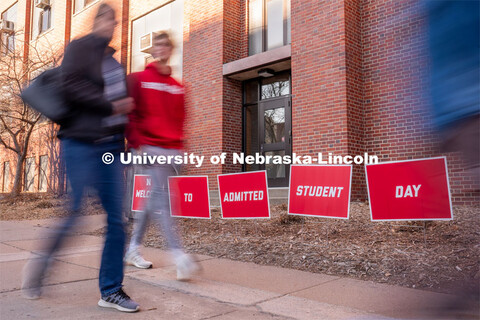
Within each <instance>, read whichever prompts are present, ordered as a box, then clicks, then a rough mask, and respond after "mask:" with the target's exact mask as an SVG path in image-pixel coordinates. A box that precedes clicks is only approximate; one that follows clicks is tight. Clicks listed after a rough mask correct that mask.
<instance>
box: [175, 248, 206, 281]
mask: <svg viewBox="0 0 480 320" xmlns="http://www.w3.org/2000/svg"><path fill="white" fill-rule="evenodd" d="M176 264H177V280H178V281H188V280H190V279H191V278H192V276H193V275H194V274H195V273H197V272H199V271H200V266H199V265H198V264H197V263H196V262H195V261H193V260H192V258H190V257H189V256H188V255H186V254H184V255H182V256H181V257H179V258H178V259H177V263H176Z"/></svg>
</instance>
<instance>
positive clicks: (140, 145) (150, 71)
mask: <svg viewBox="0 0 480 320" xmlns="http://www.w3.org/2000/svg"><path fill="white" fill-rule="evenodd" d="M172 50H173V43H172V41H171V39H170V36H169V34H168V33H166V32H160V33H157V34H156V35H155V36H154V38H153V43H152V49H151V54H152V56H153V58H154V59H155V62H152V63H150V64H149V65H147V67H146V69H145V70H144V71H142V72H138V73H134V74H131V75H130V76H129V78H128V86H129V92H130V94H131V96H132V97H133V99H134V100H135V109H134V110H133V112H132V113H131V114H130V115H129V118H130V121H129V124H128V128H127V139H128V140H129V144H132V146H133V147H134V148H135V149H136V150H137V152H139V153H146V154H148V155H149V156H166V157H168V156H176V155H181V154H182V153H181V149H182V148H183V140H184V132H183V126H184V120H185V105H184V88H183V86H182V85H181V84H180V83H178V82H177V81H176V80H175V79H174V78H172V77H171V68H170V66H168V65H167V63H168V61H169V59H170V57H171V55H172ZM180 169H181V168H180V165H176V164H155V165H145V166H144V167H143V173H144V174H147V175H150V176H151V178H152V192H151V197H150V198H149V199H148V201H147V204H146V207H145V209H144V211H143V212H141V213H138V214H137V217H136V219H135V220H134V227H133V233H132V238H131V241H130V245H129V248H128V250H127V252H126V255H125V262H126V263H127V264H129V265H133V266H135V267H137V268H143V269H147V268H150V267H152V263H151V262H150V261H146V260H145V259H144V258H143V257H142V256H141V254H140V250H139V247H140V244H141V243H142V240H143V237H144V235H145V230H146V228H147V224H148V220H149V219H152V220H153V222H154V223H155V224H156V225H157V226H158V225H159V226H160V227H161V229H162V230H163V234H164V236H165V238H166V240H167V243H168V247H169V249H170V250H171V253H172V255H173V258H174V261H175V264H176V267H177V279H178V280H188V279H190V277H191V276H192V274H193V273H195V272H197V271H198V269H199V266H198V265H197V264H196V262H194V261H193V259H192V258H191V257H190V256H188V255H187V254H186V253H185V252H184V250H183V249H182V244H181V242H180V239H179V237H178V235H177V234H176V232H175V230H174V225H173V222H172V219H171V217H170V206H169V195H168V177H169V176H173V175H178V173H179V172H180Z"/></svg>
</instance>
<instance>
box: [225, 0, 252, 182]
mask: <svg viewBox="0 0 480 320" xmlns="http://www.w3.org/2000/svg"><path fill="white" fill-rule="evenodd" d="M223 5H224V7H223V63H228V62H231V61H235V60H238V59H241V58H244V57H246V56H248V32H247V29H246V28H247V22H246V20H245V18H246V14H245V13H246V9H247V8H246V1H235V0H225V1H224V4H223ZM222 126H223V130H222V132H223V133H222V135H223V141H222V142H223V145H222V150H223V152H226V153H227V154H228V155H231V154H232V153H233V152H236V153H240V152H242V83H241V81H236V80H232V79H228V78H226V77H224V79H223V121H222ZM222 169H223V170H222V172H223V173H232V172H240V171H241V170H242V166H241V165H233V164H232V159H231V157H228V158H227V162H226V165H225V166H224V167H223V168H222Z"/></svg>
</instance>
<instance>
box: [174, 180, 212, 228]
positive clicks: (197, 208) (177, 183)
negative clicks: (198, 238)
mask: <svg viewBox="0 0 480 320" xmlns="http://www.w3.org/2000/svg"><path fill="white" fill-rule="evenodd" d="M168 192H169V196H170V215H171V216H172V217H180V218H200V219H210V198H209V194H208V177H207V176H178V177H169V178H168Z"/></svg>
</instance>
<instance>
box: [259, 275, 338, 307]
mask: <svg viewBox="0 0 480 320" xmlns="http://www.w3.org/2000/svg"><path fill="white" fill-rule="evenodd" d="M339 279H341V278H340V277H338V278H337V279H332V280H328V281H325V282H322V283H319V284H316V285H313V286H310V287H306V288H302V289H299V290H295V291H292V292H287V293H284V294H282V295H280V296H278V297H273V298H269V299H265V300H261V301H259V302H257V303H255V305H253V306H257V305H258V304H261V303H264V302H268V301H272V300H275V299H279V298H283V297H286V296H289V295H291V294H294V293H297V292H300V291H303V290H308V289H312V288H315V287H319V286H322V285H324V284H326V283H330V282H333V281H337V280H339ZM268 292H270V291H268ZM307 300H311V299H307ZM311 301H315V302H321V301H316V300H311Z"/></svg>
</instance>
